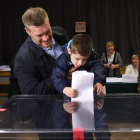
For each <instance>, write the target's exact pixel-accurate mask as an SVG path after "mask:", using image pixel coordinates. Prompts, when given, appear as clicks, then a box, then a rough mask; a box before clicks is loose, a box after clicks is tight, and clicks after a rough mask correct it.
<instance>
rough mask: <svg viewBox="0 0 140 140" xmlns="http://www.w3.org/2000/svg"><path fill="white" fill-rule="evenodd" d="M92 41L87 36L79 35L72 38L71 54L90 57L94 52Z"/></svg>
mask: <svg viewBox="0 0 140 140" xmlns="http://www.w3.org/2000/svg"><path fill="white" fill-rule="evenodd" d="M92 48H93V45H92V39H91V37H90V36H88V35H86V34H77V35H75V36H74V37H73V38H72V42H71V45H70V49H71V52H72V53H74V54H76V53H78V54H80V55H82V56H89V55H91V52H92Z"/></svg>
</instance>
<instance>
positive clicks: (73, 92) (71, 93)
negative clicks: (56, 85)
mask: <svg viewBox="0 0 140 140" xmlns="http://www.w3.org/2000/svg"><path fill="white" fill-rule="evenodd" d="M63 93H64V94H65V95H67V96H68V97H70V98H75V97H76V96H77V95H78V92H77V91H76V90H74V89H72V88H71V87H65V88H64V89H63Z"/></svg>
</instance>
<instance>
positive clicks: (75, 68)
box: [67, 66, 78, 79]
mask: <svg viewBox="0 0 140 140" xmlns="http://www.w3.org/2000/svg"><path fill="white" fill-rule="evenodd" d="M77 69H78V68H77V67H74V66H72V67H71V69H70V70H69V71H68V72H67V78H68V79H71V78H72V72H74V71H76V70H77Z"/></svg>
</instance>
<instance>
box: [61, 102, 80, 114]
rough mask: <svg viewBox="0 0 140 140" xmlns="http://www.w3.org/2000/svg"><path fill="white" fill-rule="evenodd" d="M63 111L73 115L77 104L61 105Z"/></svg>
mask: <svg viewBox="0 0 140 140" xmlns="http://www.w3.org/2000/svg"><path fill="white" fill-rule="evenodd" d="M63 107H64V110H65V111H67V112H68V113H74V112H75V111H76V109H77V108H78V102H68V103H63Z"/></svg>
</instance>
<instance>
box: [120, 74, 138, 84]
mask: <svg viewBox="0 0 140 140" xmlns="http://www.w3.org/2000/svg"><path fill="white" fill-rule="evenodd" d="M137 82H138V80H137V75H136V74H123V75H122V83H137Z"/></svg>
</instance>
